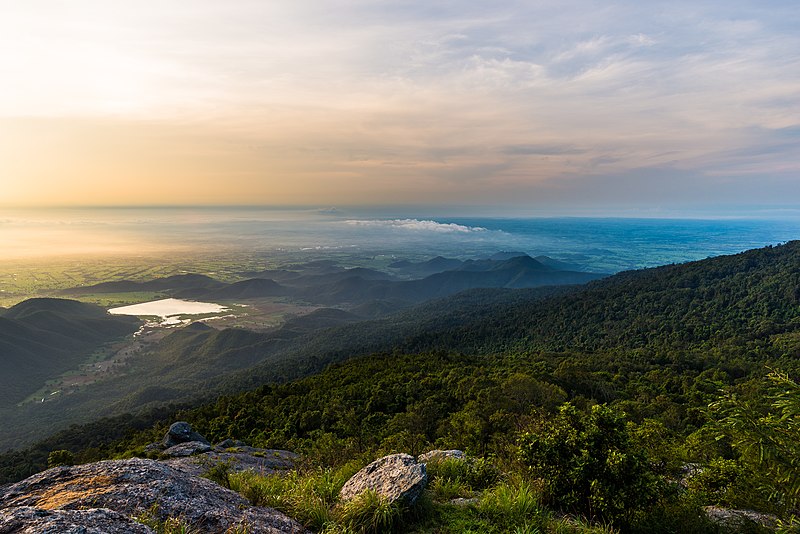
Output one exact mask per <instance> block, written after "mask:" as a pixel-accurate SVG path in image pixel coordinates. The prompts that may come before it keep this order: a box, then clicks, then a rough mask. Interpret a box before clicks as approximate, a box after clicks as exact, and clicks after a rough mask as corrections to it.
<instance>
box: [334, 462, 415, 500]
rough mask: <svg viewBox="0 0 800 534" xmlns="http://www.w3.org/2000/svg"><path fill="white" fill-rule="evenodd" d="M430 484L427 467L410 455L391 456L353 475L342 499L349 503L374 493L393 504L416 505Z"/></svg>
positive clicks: (342, 492) (345, 487) (342, 493)
mask: <svg viewBox="0 0 800 534" xmlns="http://www.w3.org/2000/svg"><path fill="white" fill-rule="evenodd" d="M427 482H428V475H427V473H426V472H425V464H419V463H417V462H416V460H414V457H413V456H411V455H408V454H390V455H389V456H384V457H383V458H379V459H377V460H375V461H374V462H372V463H371V464H369V465H368V466H366V467H365V468H364V469H362V470H361V471H359V472H358V473H356V474H355V475H353V476H352V477H351V478H350V480H348V481H347V482H346V483H345V484H344V486H343V487H342V490H341V492H340V493H339V495H340V497H341V498H342V499H343V500H349V499H352V498H353V497H355V496H357V495H359V494H361V493H363V492H364V491H366V490H373V491H375V492H376V493H377V494H378V495H381V496H383V497H386V498H387V499H389V501H390V502H393V503H394V502H400V501H402V502H405V503H408V504H413V503H414V501H416V500H417V498H418V497H419V496H420V494H421V493H422V490H423V489H425V484H427Z"/></svg>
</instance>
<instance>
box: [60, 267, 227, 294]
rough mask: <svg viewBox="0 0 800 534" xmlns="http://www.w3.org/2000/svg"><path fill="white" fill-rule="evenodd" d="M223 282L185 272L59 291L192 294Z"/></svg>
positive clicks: (209, 289) (218, 286)
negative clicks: (143, 279)
mask: <svg viewBox="0 0 800 534" xmlns="http://www.w3.org/2000/svg"><path fill="white" fill-rule="evenodd" d="M225 285H226V284H225V283H224V282H220V281H219V280H215V279H213V278H211V277H210V276H206V275H203V274H195V273H187V274H178V275H174V276H167V277H165V278H156V279H154V280H150V281H148V282H134V281H131V280H118V281H115V282H101V283H99V284H94V285H91V286H82V287H73V288H69V289H64V290H62V291H61V294H62V295H75V296H79V295H90V294H94V293H129V292H137V291H174V292H179V291H183V292H187V291H188V292H190V293H192V294H194V293H198V292H203V291H206V292H208V291H212V290H214V289H219V288H222V287H225Z"/></svg>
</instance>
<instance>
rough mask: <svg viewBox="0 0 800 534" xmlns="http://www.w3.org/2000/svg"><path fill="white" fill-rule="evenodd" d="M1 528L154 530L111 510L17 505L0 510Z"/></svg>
mask: <svg viewBox="0 0 800 534" xmlns="http://www.w3.org/2000/svg"><path fill="white" fill-rule="evenodd" d="M0 532H14V533H19V534H40V533H46V534H155V531H154V530H153V529H151V528H150V527H147V526H145V525H142V524H141V523H137V522H136V521H134V520H132V519H130V518H128V517H125V516H124V515H122V514H120V513H117V512H115V511H113V510H107V509H105V508H93V509H90V510H44V509H42V508H33V507H30V506H20V507H18V508H11V509H8V510H0Z"/></svg>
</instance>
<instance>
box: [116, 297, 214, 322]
mask: <svg viewBox="0 0 800 534" xmlns="http://www.w3.org/2000/svg"><path fill="white" fill-rule="evenodd" d="M224 311H228V308H226V307H225V306H220V305H219V304H213V303H211V302H195V301H191V300H181V299H161V300H153V301H150V302H142V303H141V304H132V305H130V306H121V307H119V308H111V309H110V310H108V313H111V314H114V315H137V316H140V317H142V316H148V317H150V316H157V317H161V318H162V322H161V324H162V325H175V324H181V323H183V322H184V321H182V320H180V319H179V318H178V316H182V315H202V314H207V313H221V312H224Z"/></svg>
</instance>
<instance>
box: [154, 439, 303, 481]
mask: <svg viewBox="0 0 800 534" xmlns="http://www.w3.org/2000/svg"><path fill="white" fill-rule="evenodd" d="M184 445H185V444H184ZM176 447H181V445H176V446H175V447H172V448H171V449H167V450H166V451H164V452H163V453H162V455H164V456H165V455H167V453H169V451H171V450H173V449H176ZM176 450H178V451H179V450H180V448H178V449H176ZM297 459H298V455H297V454H295V453H293V452H289V451H282V450H276V449H257V448H255V447H248V446H246V445H245V446H242V447H236V448H235V449H231V448H228V449H223V448H220V447H218V446H214V447H212V449H211V450H210V451H208V452H200V453H199V454H194V455H192V456H176V455H172V456H170V457H169V458H167V459H165V460H163V462H164V463H166V464H168V465H170V466H172V467H174V468H175V469H178V470H179V471H183V472H184V473H188V474H190V475H202V474H203V473H205V472H206V471H208V469H209V467H212V466H214V465H217V464H223V463H224V464H226V465H227V466H228V470H229V471H230V472H233V473H238V472H241V471H253V472H254V473H259V474H262V475H268V474H271V473H276V472H285V471H288V470H289V469H292V468H293V467H294V464H295V462H296V461H297Z"/></svg>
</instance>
